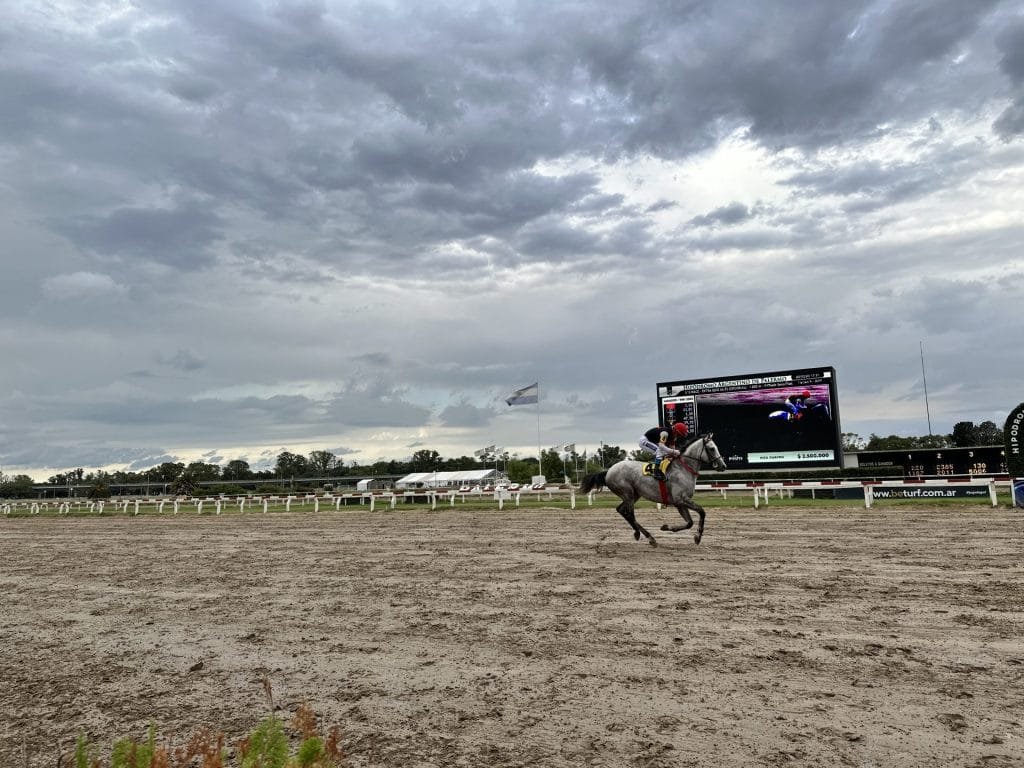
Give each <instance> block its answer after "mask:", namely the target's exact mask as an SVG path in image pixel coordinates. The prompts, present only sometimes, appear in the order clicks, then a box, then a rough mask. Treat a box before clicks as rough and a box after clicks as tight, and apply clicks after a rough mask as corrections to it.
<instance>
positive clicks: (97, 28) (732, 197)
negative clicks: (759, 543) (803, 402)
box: [0, 0, 1024, 466]
mask: <svg viewBox="0 0 1024 768" xmlns="http://www.w3.org/2000/svg"><path fill="white" fill-rule="evenodd" d="M0 20H2V21H4V22H5V23H4V24H0V50H2V51H3V54H4V55H3V56H2V57H0V99H2V101H3V103H4V104H5V105H6V108H5V109H3V110H0V178H2V179H3V181H2V183H0V240H3V241H4V242H5V243H7V244H8V245H7V248H8V250H7V251H6V253H7V254H8V255H9V258H8V262H11V263H8V262H5V263H4V272H3V278H2V285H0V288H2V292H3V296H4V301H3V302H0V344H2V345H3V350H4V351H5V352H6V359H7V360H8V364H7V365H5V366H4V367H3V368H2V369H0V391H2V392H6V393H10V394H9V395H7V396H5V398H4V399H3V400H0V422H2V423H3V424H4V425H5V430H6V431H5V433H4V440H5V445H6V444H8V442H7V441H8V439H9V440H10V441H11V443H10V444H14V443H16V444H17V447H16V448H11V449H9V450H11V451H17V456H18V457H20V460H21V461H23V462H24V463H25V464H29V463H30V461H29V460H30V459H31V461H32V462H35V463H37V464H39V463H43V462H57V463H60V464H78V463H96V464H98V463H100V459H101V455H100V454H101V453H104V452H105V454H106V457H107V458H109V459H110V460H112V461H123V462H130V463H131V464H132V466H137V465H138V464H139V462H143V461H145V460H147V458H153V459H160V458H162V457H165V456H167V455H170V453H171V452H172V451H176V450H179V446H184V445H192V446H196V447H197V448H199V447H201V448H202V449H203V450H205V451H209V450H211V449H212V448H216V449H217V453H216V454H209V453H208V454H207V455H225V456H226V455H228V454H227V453H226V449H225V450H221V449H220V448H219V447H217V446H220V445H225V444H231V443H233V444H236V445H241V444H259V445H260V446H261V448H257V449H253V451H252V453H253V455H259V456H261V457H262V458H261V459H260V460H261V461H266V462H269V463H271V464H272V463H273V456H274V455H275V453H274V452H275V451H277V450H279V448H278V447H277V446H282V445H288V444H289V443H290V442H292V441H295V442H301V443H304V444H308V443H310V442H311V441H314V440H317V441H322V443H323V444H325V445H335V444H343V445H350V444H353V442H354V441H356V440H359V441H362V442H363V447H362V448H357V447H353V448H352V449H351V450H352V451H354V452H357V451H360V450H378V448H377V445H380V446H383V447H384V449H385V450H390V449H391V447H392V446H391V444H390V443H388V442H387V441H389V440H393V441H394V446H395V447H396V448H400V449H402V450H404V449H405V447H406V446H408V445H409V442H410V440H416V441H417V442H418V443H422V444H423V445H424V446H426V447H431V445H430V441H431V440H432V439H434V437H433V436H434V435H435V434H437V431H441V432H444V431H445V430H448V431H450V432H458V433H460V434H470V435H472V434H473V431H474V430H481V431H482V432H486V431H487V430H492V429H493V428H494V427H495V425H496V424H498V423H502V425H503V426H504V422H505V421H507V423H508V424H510V425H511V424H513V423H515V424H517V425H518V424H519V421H517V420H515V419H512V418H510V414H506V413H505V412H504V411H503V410H502V409H501V408H498V409H497V410H493V409H492V406H494V405H495V404H496V403H497V404H500V403H501V398H502V397H504V396H507V394H508V393H509V392H510V391H511V389H510V388H512V387H517V386H521V385H523V384H525V383H527V382H529V381H532V380H535V379H541V380H542V381H543V382H544V387H545V389H544V391H545V396H546V397H547V396H548V393H551V400H550V402H549V404H548V407H550V408H551V411H550V412H551V416H550V419H551V421H552V422H555V423H558V424H560V425H565V426H564V428H565V429H573V430H579V431H581V432H585V431H588V430H589V434H590V435H591V437H595V438H596V436H597V430H607V431H609V432H612V431H613V430H615V429H618V430H620V431H621V432H622V433H624V434H627V435H632V434H633V432H634V431H635V429H636V426H637V424H636V423H635V422H636V421H637V420H638V419H639V420H644V419H647V418H648V417H649V414H650V408H651V403H650V399H651V398H650V397H649V389H647V387H648V385H647V384H644V382H645V381H648V380H650V379H651V378H652V377H654V378H656V377H657V374H656V372H657V371H665V376H662V377H661V378H671V377H685V376H686V375H689V374H701V375H704V374H707V375H713V374H715V373H721V372H723V369H725V370H726V372H729V373H741V372H742V371H743V370H746V369H748V368H754V369H757V368H761V369H764V370H767V369H771V368H774V367H777V366H779V365H781V364H782V362H783V359H784V361H785V362H787V363H788V362H801V363H803V362H806V363H807V364H816V363H817V362H818V361H817V358H818V357H819V356H821V355H823V354H826V353H827V354H826V356H833V355H834V356H837V357H841V358H842V361H841V362H845V361H849V366H850V367H856V369H857V373H856V375H855V377H854V376H851V377H850V379H848V380H856V381H858V386H863V387H865V388H866V387H869V386H872V382H869V381H867V379H869V378H870V377H869V376H868V375H867V374H864V373H862V371H863V370H864V369H865V368H872V369H873V370H879V371H888V370H889V368H890V367H891V366H890V365H889V363H890V361H891V359H890V358H886V350H887V349H890V350H897V352H892V353H891V354H894V355H895V354H898V353H899V352H898V350H899V349H900V348H901V347H900V345H901V344H902V336H904V335H906V334H910V335H917V334H919V333H924V332H927V333H928V334H930V335H936V336H942V337H943V339H944V341H948V342H949V344H950V346H951V347H954V346H956V347H957V349H958V350H959V351H960V354H961V356H963V357H964V358H971V359H972V360H973V359H974V358H975V356H978V357H981V356H985V364H984V365H978V366H977V370H984V371H986V375H988V372H989V371H991V370H992V369H993V368H995V367H997V365H996V363H995V361H993V360H991V358H990V357H988V356H990V355H992V354H994V353H992V352H991V350H992V349H995V348H997V347H999V346H1000V345H999V344H996V343H994V342H992V336H993V334H995V333H996V331H990V332H989V333H987V334H986V335H984V336H983V337H982V338H984V339H985V340H986V341H985V342H984V343H978V342H977V341H970V339H969V338H968V336H969V335H970V334H978V335H979V336H981V333H982V329H985V328H989V329H995V328H1004V329H1005V328H1008V329H1011V331H1012V332H1017V331H1019V330H1020V328H1019V322H1018V321H1016V320H1015V316H1014V315H1012V313H1013V312H1014V311H1015V307H1016V303H1015V302H1014V300H1013V298H1012V288H1011V286H1012V284H1013V279H1012V278H1011V277H1010V276H1011V275H1014V276H1015V275H1017V273H1018V272H1019V258H1020V256H1019V253H1020V247H1019V246H1020V242H1021V237H1022V234H1021V232H1020V228H1019V226H1017V225H1016V224H1015V222H1018V221H1019V211H1017V210H1016V209H1015V208H1013V206H1012V204H1008V203H1007V201H1008V200H1009V201H1011V203H1012V201H1013V200H1014V199H1015V198H1014V195H1016V194H1017V192H1016V187H1017V186H1019V176H1020V168H1021V164H1022V154H1021V143H1020V136H1021V134H1022V133H1024V54H1022V53H1021V51H1022V50H1024V18H1022V17H1021V14H1020V7H1019V2H1016V0H1014V1H1006V2H1001V3H1000V2H996V0H979V1H978V2H969V3H965V2H961V1H960V0H933V1H932V2H924V1H923V0H892V1H891V2H877V0H848V1H844V2H840V1H839V0H834V1H833V2H822V3H806V2H801V1H799V0H781V1H780V2H775V3H772V4H770V5H765V4H756V3H750V2H747V1H746V0H713V1H712V0H684V1H683V2H677V3H664V2H661V1H660V0H649V1H645V0H641V2H638V3H621V2H611V1H610V0H598V1H597V2H592V3H586V4H566V3H547V2H540V0H521V1H519V2H508V3H499V4H496V5H495V4H466V3H448V4H442V3H430V2H408V1H407V0H400V1H399V2H393V3H387V4H382V3H368V4H366V3H364V4H348V3H335V2H328V1H326V0H325V1H324V2H318V1H317V0H310V1H309V2H272V3H270V4H254V3H251V2H246V1H245V0H223V2H212V3H211V2H207V1H206V0H157V2H155V3H145V4H130V3H129V4H121V5H115V6H108V5H103V4H99V5H97V4H81V3H79V4H70V5H69V6H67V7H65V6H62V5H61V4H59V3H58V4H48V5H45V6H40V8H39V9H37V8H36V7H35V6H32V5H31V4H14V5H9V6H8V7H5V8H4V10H3V11H0ZM989 123H991V124H989ZM741 154H742V157H741V156H740V155H741ZM1018 207H1019V206H1018ZM971 265H980V266H971ZM1014 265H1017V266H1014ZM794 273H799V274H801V275H803V276H804V277H805V278H806V279H807V280H808V281H810V282H808V283H807V284H806V285H803V286H801V287H800V288H799V289H797V290H795V289H794V287H793V285H792V280H791V278H792V275H793V274H794ZM927 276H931V279H930V280H926V279H925V278H926V277H927ZM880 281H881V282H884V283H885V285H886V287H887V288H889V289H891V293H890V294H889V295H888V296H883V295H881V293H879V292H877V291H874V292H873V289H874V288H876V287H877V283H878V282H880ZM1008 281H1009V282H1008ZM831 285H842V286H844V290H843V292H842V295H829V296H823V295H822V293H821V291H820V290H818V286H831ZM681 299H685V300H687V301H692V302H699V303H698V304H697V306H699V307H700V308H701V311H702V312H703V313H705V315H706V316H707V322H706V323H704V324H702V329H701V330H702V333H703V335H702V336H700V338H699V340H698V339H697V338H694V339H687V343H686V344H685V345H682V349H681V350H676V349H675V348H674V347H673V344H674V342H673V341H672V338H673V337H671V334H670V333H669V332H670V331H671V330H672V328H666V327H665V325H666V322H667V321H670V320H674V319H676V318H677V317H678V316H679V305H680V300H681ZM897 299H898V300H899V301H900V302H901V303H900V305H899V311H894V310H893V307H892V302H893V301H896V300H897ZM972 304H979V305H980V306H978V308H977V310H976V311H975V312H974V314H973V315H972V314H971V309H970V308H971V306H972ZM648 310H651V311H648ZM726 310H727V311H726ZM719 311H721V315H722V316H721V317H717V316H716V314H717V313H718V312H719ZM751 317H756V318H757V322H754V323H752V322H751V321H750V318H751ZM944 318H945V319H946V320H950V321H955V323H956V327H957V328H962V329H964V331H963V335H962V336H957V335H956V333H957V332H956V331H953V330H948V329H944V328H943V322H944ZM808 328H817V329H820V331H819V333H818V334H815V335H813V336H812V335H810V334H808V331H807V329H808ZM837 329H838V330H837ZM789 332H796V333H801V334H803V336H802V338H804V339H805V340H806V341H805V343H803V344H799V345H785V346H780V345H779V343H778V336H779V335H780V334H785V333H789ZM1009 332H1010V331H1007V333H1009ZM972 338H973V337H972ZM86 350H88V351H86ZM912 351H913V350H912ZM805 357H806V358H808V359H807V360H806V361H805V360H804V359H803V358H805ZM936 357H937V358H938V355H936ZM949 357H950V360H951V361H953V360H954V359H955V358H956V354H953V353H951V354H950V355H949ZM147 366H148V367H147ZM666 369H667V370H666ZM963 370H964V365H963V362H962V361H960V362H951V363H950V367H949V368H948V371H949V373H947V374H946V376H947V379H949V380H952V378H953V376H954V375H955V374H958V373H960V372H962V371H963ZM124 371H128V373H124ZM367 371H369V372H370V373H371V374H372V375H371V376H367V375H366V372H367ZM875 375H878V376H882V375H883V374H881V373H880V374H875ZM885 375H887V374H885ZM1000 375H1001V374H992V378H993V379H995V378H998V376H1000ZM936 378H937V379H940V380H941V378H942V377H941V375H940V374H939V373H936ZM339 382H340V383H339ZM1007 386H1008V387H1009V386H1011V385H1010V384H1007ZM859 391H863V390H859ZM566 392H571V393H584V392H585V394H578V395H575V394H574V397H576V399H572V398H570V397H568V396H566V395H565V393H566ZM638 392H639V393H638ZM210 393H219V394H216V395H212V394H210ZM224 393H231V394H224ZM253 393H258V394H253ZM275 393H276V394H275ZM311 393H319V394H311ZM323 393H329V394H323ZM441 393H457V394H455V395H451V396H450V397H448V398H447V399H446V398H445V395H444V394H441ZM579 414H586V415H587V417H588V418H582V417H579ZM526 421H527V422H529V420H528V419H527V420H526ZM595 423H596V425H595ZM516 428H519V427H516ZM558 428H562V427H561V426H560V427H558ZM403 430H404V431H403ZM356 432H358V433H363V434H362V435H361V436H360V437H358V438H356V437H355V436H352V437H351V441H350V440H349V437H350V435H354V433H356ZM529 432H530V428H529V425H528V426H527V428H526V431H525V435H526V436H525V438H523V439H522V442H525V443H526V444H529V443H530V442H532V441H533V439H534V436H533V435H530V434H529ZM79 435H80V436H81V437H75V436H79ZM367 435H369V437H367ZM426 435H430V436H429V437H427V436H426ZM605 437H606V438H607V439H608V440H609V441H612V439H613V438H614V435H613V434H608V435H605ZM576 438H577V436H576V435H566V436H565V439H564V442H573V441H574V440H576ZM466 439H467V440H470V441H471V445H472V444H476V445H485V444H488V443H490V442H493V441H494V439H492V438H490V437H488V438H485V439H480V436H479V434H477V435H476V436H475V437H472V436H471V437H468V438H466ZM558 439H561V436H559V438H558ZM615 439H617V438H615ZM630 439H631V438H630ZM76 441H80V442H81V445H82V446H84V447H82V448H69V449H68V453H66V454H61V453H60V450H59V446H60V445H62V444H63V445H67V446H73V445H74V444H75V443H76ZM376 441H380V442H379V443H378V442H376ZM104 446H106V447H104ZM124 446H140V447H139V448H137V449H136V448H125V447H124ZM153 446H167V447H156V448H155V447H153ZM269 446H273V448H270V447H269ZM367 446H370V447H367ZM264 449H266V450H265V451H264V452H263V453H260V451H261V450H264ZM90 451H93V452H92V453H90ZM195 453H196V451H193V452H192V454H193V455H195ZM62 455H63V456H65V459H64V460H63V461H61V460H60V459H59V457H60V456H62ZM199 455H202V454H199ZM90 456H91V457H93V458H94V459H95V461H94V462H85V461H84V460H83V457H90ZM3 462H4V463H9V458H3Z"/></svg>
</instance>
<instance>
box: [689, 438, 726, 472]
mask: <svg viewBox="0 0 1024 768" xmlns="http://www.w3.org/2000/svg"><path fill="white" fill-rule="evenodd" d="M712 437H713V433H711V432H709V433H708V434H706V435H701V436H700V437H699V438H697V439H696V440H694V441H693V442H692V443H690V445H689V446H688V447H687V449H686V455H688V456H692V457H693V458H695V459H697V460H698V461H699V462H700V463H701V464H710V465H711V466H712V467H714V468H715V469H717V470H718V471H719V472H721V471H722V470H723V469H726V467H727V465H726V463H725V459H723V458H722V452H721V451H719V450H718V446H717V445H715V441H714V440H713V439H712Z"/></svg>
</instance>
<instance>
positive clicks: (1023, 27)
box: [992, 17, 1024, 139]
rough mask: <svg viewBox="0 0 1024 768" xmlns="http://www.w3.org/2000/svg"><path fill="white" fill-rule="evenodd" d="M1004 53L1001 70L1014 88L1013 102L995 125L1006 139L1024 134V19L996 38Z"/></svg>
mask: <svg viewBox="0 0 1024 768" xmlns="http://www.w3.org/2000/svg"><path fill="white" fill-rule="evenodd" d="M996 44H997V46H998V48H999V51H1000V52H1001V53H1002V58H1000V60H999V68H1000V69H1001V70H1002V71H1003V73H1004V74H1005V75H1006V76H1007V77H1008V78H1009V80H1010V84H1011V85H1012V86H1013V90H1014V95H1013V101H1012V103H1011V104H1010V106H1008V107H1007V108H1006V109H1005V110H1004V111H1003V113H1002V114H1001V115H999V117H998V118H997V119H996V121H995V123H994V124H993V126H992V127H993V130H995V132H996V133H998V134H999V135H1000V136H1001V137H1002V138H1004V139H1010V138H1012V137H1013V136H1018V135H1020V134H1022V133H1024V19H1022V18H1020V17H1018V18H1017V19H1015V20H1014V22H1013V23H1012V24H1011V25H1010V26H1008V27H1007V28H1006V29H1005V30H1003V32H1002V34H1000V35H999V36H998V37H997V38H996Z"/></svg>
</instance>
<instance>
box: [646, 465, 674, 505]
mask: <svg viewBox="0 0 1024 768" xmlns="http://www.w3.org/2000/svg"><path fill="white" fill-rule="evenodd" d="M655 463H656V462H653V461H648V462H646V463H645V464H644V467H643V470H642V473H643V475H644V477H654V465H655ZM671 463H672V459H662V460H661V474H662V477H664V476H665V473H666V472H667V471H668V465H669V464H671ZM658 490H659V491H661V503H662V504H668V503H669V500H668V486H667V485H666V484H665V481H664V480H662V479H661V478H658Z"/></svg>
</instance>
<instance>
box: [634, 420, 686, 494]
mask: <svg viewBox="0 0 1024 768" xmlns="http://www.w3.org/2000/svg"><path fill="white" fill-rule="evenodd" d="M689 434H690V428H689V427H687V426H686V424H684V423H683V422H681V421H680V422H676V423H675V424H673V425H672V428H671V429H668V430H665V429H662V428H661V427H651V429H648V430H647V431H646V432H644V434H643V436H642V437H641V438H640V447H641V448H643V449H644V450H645V451H650V452H651V453H653V454H654V467H653V473H652V474H653V476H654V478H655V479H656V480H664V479H665V473H664V472H663V471H662V469H661V462H662V461H663V460H664V459H666V458H670V459H674V458H675V457H676V456H678V455H679V450H678V449H677V448H676V446H677V444H682V445H683V446H685V445H686V443H687V435H689Z"/></svg>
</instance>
